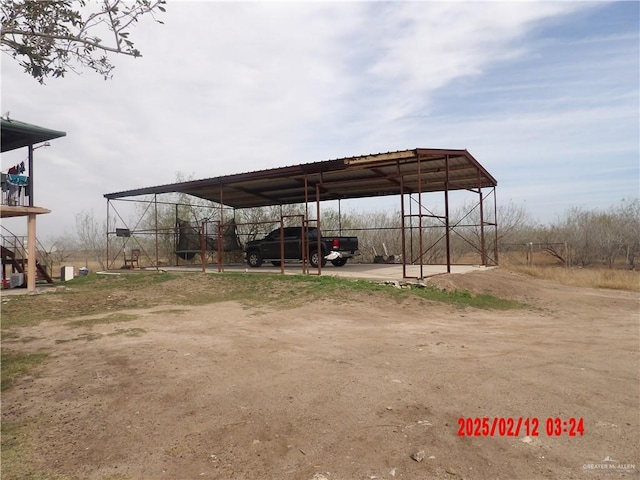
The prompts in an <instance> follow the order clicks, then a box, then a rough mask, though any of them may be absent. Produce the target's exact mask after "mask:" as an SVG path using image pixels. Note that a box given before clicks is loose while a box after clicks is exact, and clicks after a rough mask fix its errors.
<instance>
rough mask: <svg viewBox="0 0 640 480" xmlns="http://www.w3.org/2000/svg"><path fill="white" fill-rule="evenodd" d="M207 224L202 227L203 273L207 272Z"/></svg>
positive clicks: (201, 254)
mask: <svg viewBox="0 0 640 480" xmlns="http://www.w3.org/2000/svg"><path fill="white" fill-rule="evenodd" d="M206 227H207V223H206V222H205V221H203V222H202V224H201V226H200V257H201V258H200V259H201V260H202V273H204V272H206V271H207V240H206V238H207V237H206V230H205V229H206Z"/></svg>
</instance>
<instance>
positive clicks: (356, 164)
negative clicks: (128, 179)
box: [104, 148, 497, 208]
mask: <svg viewBox="0 0 640 480" xmlns="http://www.w3.org/2000/svg"><path fill="white" fill-rule="evenodd" d="M447 163H448V165H449V189H450V190H456V189H475V188H478V187H490V186H496V185H497V181H496V180H495V179H494V178H493V177H492V176H491V175H490V174H489V173H488V172H487V171H486V170H485V169H484V167H482V165H480V163H479V162H478V161H477V160H476V159H475V158H473V156H472V155H471V154H470V153H469V152H467V151H466V150H442V149H422V148H419V149H413V150H399V151H395V152H386V153H378V154H372V155H362V156H357V157H346V158H339V159H334V160H326V161H322V162H314V163H306V164H300V165H292V166H288V167H281V168H270V169H265V170H257V171H253V172H247V173H240V174H234V175H226V176H221V177H214V178H208V179H203V180H194V181H189V182H180V183H172V184H167V185H159V186H155V187H146V188H139V189H135V190H127V191H124V192H116V193H110V194H105V195H104V196H105V198H108V199H117V198H124V197H132V196H138V195H147V194H160V193H172V192H183V193H187V194H190V195H193V196H196V197H200V198H204V199H207V200H211V201H214V202H218V203H223V204H225V205H228V206H231V207H236V208H248V207H258V206H266V205H278V204H283V205H284V204H289V203H304V202H305V194H306V197H307V198H308V199H309V200H310V201H315V200H316V185H317V186H318V189H319V191H320V198H319V199H320V200H321V201H322V200H335V199H347V198H362V197H372V196H384V195H399V194H400V193H401V192H404V193H411V192H417V191H419V190H420V191H423V192H429V191H442V190H444V189H445V181H446V178H447ZM305 185H306V187H305Z"/></svg>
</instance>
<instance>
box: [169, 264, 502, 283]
mask: <svg viewBox="0 0 640 480" xmlns="http://www.w3.org/2000/svg"><path fill="white" fill-rule="evenodd" d="M488 268H493V267H484V266H482V265H451V273H468V272H473V271H482V270H487V269H488ZM406 269H407V276H408V277H410V278H419V277H420V266H419V265H407V267H406ZM162 270H166V271H169V272H175V271H201V270H202V266H201V265H185V266H181V267H162ZM206 272H207V273H217V272H218V266H217V265H207V267H206ZM224 272H225V273H249V274H260V273H270V274H279V273H280V267H274V266H273V265H270V264H264V265H262V266H261V267H259V268H251V267H249V266H248V265H246V264H232V265H225V266H224ZM316 272H317V270H316V269H311V274H312V275H313V274H316ZM443 273H447V266H446V265H423V266H422V274H423V276H424V277H432V276H434V275H441V274H443ZM295 274H298V275H300V274H302V264H299V263H287V264H286V265H285V275H295ZM322 275H333V276H336V277H341V278H353V279H360V280H373V281H385V280H403V277H402V264H386V263H370V264H368V263H347V264H346V265H344V266H342V267H334V266H333V265H331V264H327V266H326V267H324V268H323V269H322Z"/></svg>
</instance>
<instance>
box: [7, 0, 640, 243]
mask: <svg viewBox="0 0 640 480" xmlns="http://www.w3.org/2000/svg"><path fill="white" fill-rule="evenodd" d="M613 7H616V5H613ZM613 7H608V5H607V4H587V3H582V2H581V3H577V2H517V3H513V2H502V3H497V2H478V3H474V2H398V3H371V2H354V3H344V2H320V3H297V2H263V3H236V2H233V3H232V2H229V3H224V2H222V3H221V2H171V3H170V4H169V5H168V11H167V13H166V14H165V15H163V21H165V25H158V24H155V23H154V22H152V21H143V22H141V24H140V25H138V26H137V27H136V28H135V29H134V30H133V31H132V32H131V35H132V39H133V40H134V41H135V42H136V46H138V47H139V48H140V50H141V51H142V52H143V57H142V58H139V59H130V58H126V57H117V58H116V57H114V59H113V60H114V62H115V64H116V65H117V67H116V70H115V76H114V79H113V80H110V81H107V82H105V81H103V80H101V79H100V78H99V77H98V76H96V75H94V74H93V73H90V72H85V73H84V74H83V75H81V76H76V75H74V74H69V75H68V76H67V77H66V78H65V79H62V80H51V81H49V82H48V84H47V85H46V86H45V87H42V86H40V85H38V84H37V82H35V81H33V80H31V79H30V78H28V77H27V76H26V75H25V74H24V73H22V72H20V70H19V68H18V67H17V64H16V63H15V62H13V61H12V60H11V59H9V58H8V57H7V55H3V59H2V111H3V112H4V111H7V110H11V112H12V117H14V118H17V119H20V120H23V121H27V122H32V123H36V124H41V125H43V126H47V127H50V128H56V129H60V130H65V131H67V133H68V136H67V137H66V138H63V139H59V140H55V141H53V142H52V147H50V148H49V149H42V150H38V152H37V156H36V158H37V159H36V165H37V168H38V170H37V174H38V176H39V178H41V179H42V178H46V183H45V182H43V181H42V180H41V181H40V182H39V183H38V187H37V188H38V192H37V195H38V198H39V199H41V201H42V205H44V206H47V207H49V208H51V209H52V210H53V212H54V213H53V214H51V215H49V216H47V218H46V219H45V217H43V222H42V224H43V225H45V226H46V228H47V229H49V230H50V231H56V230H59V227H58V225H67V226H72V225H73V216H74V215H75V213H77V212H78V211H80V210H82V209H87V208H93V209H94V210H95V211H96V212H102V211H104V209H105V206H104V199H103V198H102V194H104V193H108V192H113V191H119V190H124V189H129V188H137V187H142V186H148V185H156V184H164V183H170V182H172V181H173V180H174V178H175V172H177V171H182V172H187V173H188V174H191V173H193V174H194V176H195V177H196V178H203V177H209V176H217V175H224V174H230V173H239V172H246V171H251V170H256V169H261V168H268V167H275V166H284V165H291V164H297V163H304V162H310V161H318V160H325V159H329V158H337V157H343V156H349V155H357V154H365V153H375V152H380V151H389V150H396V149H404V148H413V147H433V148H468V149H469V150H470V151H471V153H472V154H474V155H475V156H476V157H477V158H478V159H479V160H480V161H481V162H482V163H483V164H486V165H487V167H488V168H489V170H490V171H491V172H492V173H494V174H495V176H496V177H497V178H498V180H499V182H501V186H500V187H499V190H500V189H502V188H510V187H509V186H508V185H507V186H504V187H503V186H502V183H503V182H502V181H501V178H509V177H510V172H511V170H510V169H511V168H512V167H513V163H512V160H511V159H513V158H518V159H519V162H521V165H518V167H517V168H518V171H519V170H520V169H522V171H523V172H527V171H528V170H527V169H530V171H531V172H533V173H529V174H528V175H530V176H532V177H535V175H536V170H535V169H536V168H539V167H540V165H541V164H542V165H547V164H548V165H553V162H554V161H555V160H554V158H556V157H562V158H565V159H567V162H568V163H571V164H576V162H580V161H582V160H584V158H586V157H585V156H587V157H588V158H593V156H594V155H596V154H600V155H606V154H611V153H614V152H615V153H616V154H619V155H621V156H625V158H627V157H628V155H629V152H637V143H638V142H637V134H636V133H634V128H635V129H636V131H637V127H638V112H637V105H638V88H637V81H636V82H635V86H634V82H633V78H631V79H630V80H626V81H621V80H620V78H622V77H621V74H628V72H633V71H634V69H635V71H636V72H637V70H638V55H637V38H638V35H637V32H633V31H622V32H615V33H612V30H614V29H610V31H600V30H601V26H600V25H598V28H594V29H593V32H589V33H588V34H585V33H580V34H575V35H573V36H570V35H568V34H567V38H563V39H559V38H557V36H550V37H544V36H543V34H542V33H541V32H543V30H544V28H552V27H554V26H565V25H570V26H571V27H572V28H573V27H574V26H575V24H576V23H579V22H576V19H584V17H585V16H588V14H589V13H590V12H593V11H595V12H597V11H598V9H607V8H613ZM594 9H595V10H594ZM585 21H586V20H585ZM558 31H560V30H558ZM562 31H564V29H563V30H562ZM629 49H631V51H629ZM634 49H635V50H634ZM634 51H635V52H636V55H633V53H634ZM630 53H631V54H630ZM629 62H630V63H629ZM594 71H597V72H598V74H597V75H594V73H593V72H594ZM636 78H637V73H636ZM634 142H635V144H634ZM516 154H517V155H516ZM550 154H553V155H550ZM16 155H18V156H21V155H22V156H24V155H25V154H24V153H22V152H18V153H16V154H9V155H3V160H2V165H3V169H5V168H6V167H5V165H7V164H11V162H13V161H14V160H13V159H14V158H17V157H16ZM625 161H626V164H628V162H629V160H625ZM547 162H549V163H547ZM624 165H625V164H624V163H623V166H624ZM620 168H623V167H620ZM494 170H496V171H494ZM524 174H525V173H523V175H524ZM558 175H559V177H560V178H563V179H565V180H566V181H570V179H569V177H568V175H570V173H565V172H564V171H562V172H560V173H559V174H558ZM534 190H535V189H534ZM521 191H525V189H524V188H523V189H521ZM499 193H500V192H499Z"/></svg>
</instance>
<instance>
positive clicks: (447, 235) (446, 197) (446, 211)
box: [444, 155, 451, 273]
mask: <svg viewBox="0 0 640 480" xmlns="http://www.w3.org/2000/svg"><path fill="white" fill-rule="evenodd" d="M445 170H446V179H445V182H444V216H445V219H444V228H445V242H446V244H447V245H446V247H447V273H451V235H450V232H449V155H446V156H445Z"/></svg>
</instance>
